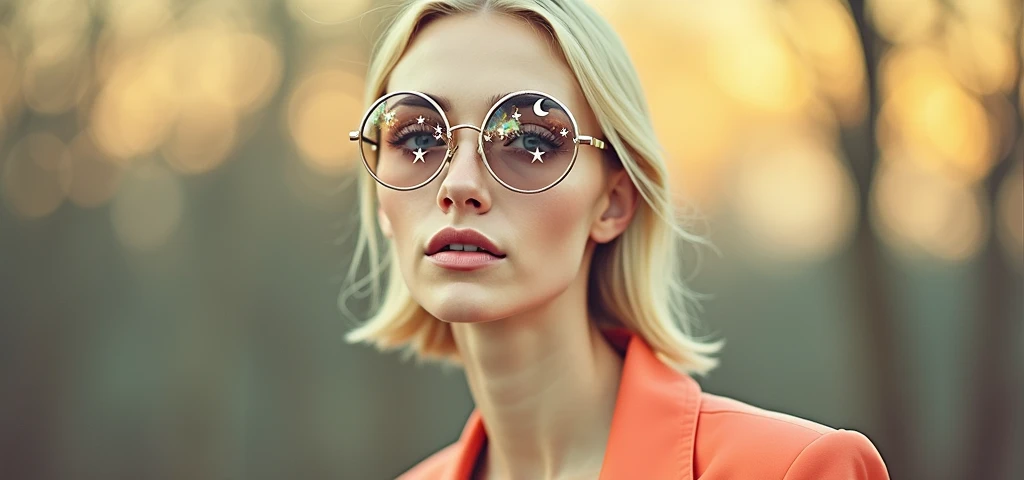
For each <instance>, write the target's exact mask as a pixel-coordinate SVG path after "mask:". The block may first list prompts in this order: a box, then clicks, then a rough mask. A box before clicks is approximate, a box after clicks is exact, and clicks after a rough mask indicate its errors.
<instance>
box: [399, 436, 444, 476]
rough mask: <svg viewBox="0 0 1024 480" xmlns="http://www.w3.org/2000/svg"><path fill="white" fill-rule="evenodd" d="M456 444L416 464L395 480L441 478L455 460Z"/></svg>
mask: <svg viewBox="0 0 1024 480" xmlns="http://www.w3.org/2000/svg"><path fill="white" fill-rule="evenodd" d="M456 447H457V444H451V445H449V446H447V447H445V448H443V449H441V450H439V451H438V452H436V453H434V454H433V455H431V456H429V457H427V458H426V459H424V460H423V461H421V462H420V463H417V464H416V465H415V466H413V467H412V468H411V469H409V470H408V471H406V472H405V473H403V474H402V475H400V476H399V477H398V478H397V479H396V480H421V479H423V480H426V479H434V478H442V477H443V476H444V473H445V472H447V471H448V469H449V468H450V467H451V465H452V462H454V460H455V456H456Z"/></svg>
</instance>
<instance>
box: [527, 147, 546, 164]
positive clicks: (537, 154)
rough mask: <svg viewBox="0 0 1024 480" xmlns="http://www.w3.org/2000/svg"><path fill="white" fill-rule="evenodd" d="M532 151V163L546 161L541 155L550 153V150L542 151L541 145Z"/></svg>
mask: <svg viewBox="0 0 1024 480" xmlns="http://www.w3.org/2000/svg"><path fill="white" fill-rule="evenodd" d="M530 153H531V154H533V160H530V163H533V162H537V161H539V162H540V163H544V159H542V158H540V157H542V156H543V155H544V154H545V153H548V152H542V151H540V147H537V149H536V150H534V151H532V152H530Z"/></svg>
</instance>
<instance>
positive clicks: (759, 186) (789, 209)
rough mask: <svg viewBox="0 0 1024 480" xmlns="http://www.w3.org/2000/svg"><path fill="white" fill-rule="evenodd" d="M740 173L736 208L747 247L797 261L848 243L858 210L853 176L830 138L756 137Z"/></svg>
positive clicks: (833, 249) (817, 255)
mask: <svg viewBox="0 0 1024 480" xmlns="http://www.w3.org/2000/svg"><path fill="white" fill-rule="evenodd" d="M778 133H781V132H778ZM737 177H738V179H737V181H736V196H735V202H736V206H735V209H736V212H737V215H738V217H739V224H740V226H741V227H742V228H743V229H744V230H745V235H744V236H743V238H745V239H747V242H748V245H747V247H749V248H752V249H754V250H756V251H760V252H762V253H763V254H767V255H768V256H769V257H770V258H771V259H772V260H774V261H780V260H781V261H789V262H794V261H812V260H820V259H822V258H824V257H827V256H829V255H832V254H834V253H835V252H836V251H838V250H840V248H841V247H843V246H845V245H846V244H847V243H848V242H849V239H850V238H851V234H852V232H853V227H854V225H855V219H856V212H857V208H856V193H855V190H854V185H853V179H852V177H851V175H850V173H849V171H848V170H847V169H846V167H845V166H844V165H843V163H842V161H841V160H840V158H839V157H838V156H837V154H836V152H835V151H834V150H833V149H832V148H831V147H830V146H829V145H828V143H827V141H823V139H821V138H814V137H791V138H786V137H783V136H779V137H775V136H772V137H771V139H770V140H769V139H764V140H761V141H755V142H753V145H752V146H751V149H750V151H749V152H748V154H747V155H746V158H744V159H743V161H741V162H740V163H739V171H738V172H737Z"/></svg>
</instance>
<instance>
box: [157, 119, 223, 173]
mask: <svg viewBox="0 0 1024 480" xmlns="http://www.w3.org/2000/svg"><path fill="white" fill-rule="evenodd" d="M237 140H238V119H237V115H236V114H235V111H234V110H233V109H232V108H231V107H228V106H226V105H222V104H218V103H206V104H193V105H189V106H187V107H186V108H183V109H182V110H181V111H180V112H179V114H178V118H177V119H176V121H175V124H174V127H172V129H171V132H170V135H169V138H168V139H167V143H166V144H165V145H164V146H163V149H162V151H163V152H164V155H165V157H166V158H167V161H168V162H169V163H170V164H171V167H173V168H174V169H175V170H177V171H178V172H181V173H189V174H196V173H203V172H207V171H210V170H212V169H214V168H215V167H217V166H218V165H220V164H221V163H222V162H223V161H224V160H225V159H226V158H227V156H228V154H229V153H230V152H231V149H232V148H233V147H234V146H235V143H236V141H237Z"/></svg>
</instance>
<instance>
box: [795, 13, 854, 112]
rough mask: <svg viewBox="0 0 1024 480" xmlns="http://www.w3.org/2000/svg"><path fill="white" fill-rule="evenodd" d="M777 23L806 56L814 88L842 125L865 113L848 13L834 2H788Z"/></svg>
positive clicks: (852, 30) (851, 21)
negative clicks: (831, 104) (813, 75)
mask: <svg viewBox="0 0 1024 480" xmlns="http://www.w3.org/2000/svg"><path fill="white" fill-rule="evenodd" d="M780 18H781V20H782V21H781V23H782V25H783V27H784V28H785V29H786V31H787V32H788V33H789V34H790V36H791V37H792V38H793V40H794V41H795V43H796V45H797V46H798V47H799V49H800V51H802V52H804V53H805V54H806V55H808V57H809V58H808V59H809V60H810V61H811V62H810V63H811V68H813V69H814V71H815V72H816V75H817V77H818V81H817V85H816V86H817V88H820V89H821V91H822V92H823V93H824V94H826V95H827V96H828V97H829V98H830V99H831V100H832V102H834V104H835V105H836V112H837V114H838V117H839V119H840V120H841V121H842V122H843V124H845V125H854V124H858V123H860V122H861V121H862V120H863V119H864V115H865V114H866V113H867V108H866V106H867V90H866V87H867V84H866V83H865V78H864V55H863V53H862V52H861V48H860V39H859V38H858V34H857V29H856V26H855V25H854V23H853V19H852V18H851V17H850V13H849V11H847V10H846V8H845V7H844V6H843V5H842V3H840V2H839V1H838V0H791V1H789V2H786V3H785V4H784V6H783V7H782V8H781V15H780Z"/></svg>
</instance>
